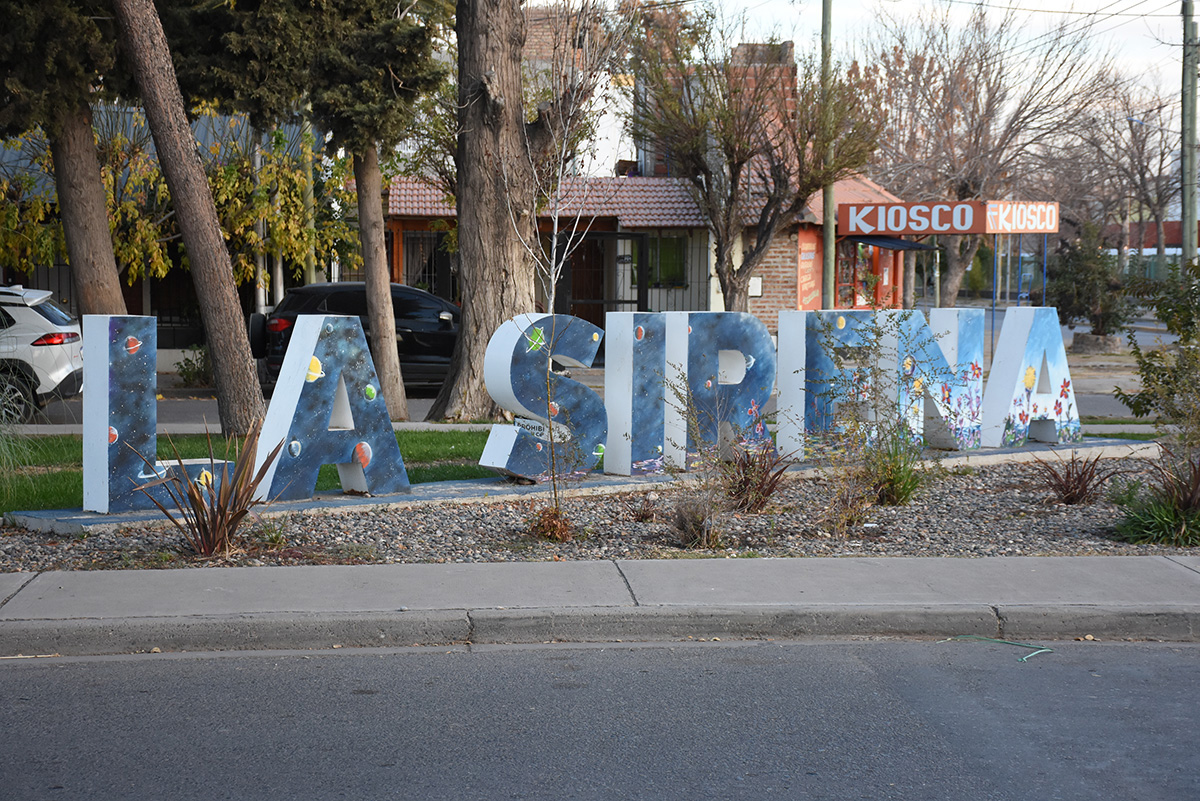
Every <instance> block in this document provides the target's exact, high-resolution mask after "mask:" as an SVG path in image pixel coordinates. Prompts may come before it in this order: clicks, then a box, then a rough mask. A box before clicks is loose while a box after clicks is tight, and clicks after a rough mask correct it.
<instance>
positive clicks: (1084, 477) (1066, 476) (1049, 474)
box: [1033, 450, 1122, 505]
mask: <svg viewBox="0 0 1200 801" xmlns="http://www.w3.org/2000/svg"><path fill="white" fill-rule="evenodd" d="M1054 456H1055V461H1054V462H1050V461H1046V460H1044V459H1039V458H1036V457H1035V458H1034V460H1033V461H1034V464H1035V465H1036V466H1037V469H1038V473H1039V475H1040V476H1041V477H1042V481H1043V482H1044V483H1045V485H1046V488H1047V489H1049V490H1050V492H1051V493H1052V494H1053V495H1054V497H1055V499H1056V500H1057V501H1058V502H1059V503H1065V504H1068V505H1071V504H1077V503H1091V502H1092V501H1094V500H1096V499H1097V498H1099V497H1100V493H1101V490H1102V489H1103V488H1104V485H1105V484H1106V483H1107V482H1108V480H1109V479H1111V478H1113V477H1114V476H1117V475H1120V474H1121V472H1122V470H1121V469H1120V468H1117V467H1101V465H1100V459H1101V455H1100V454H1096V455H1095V456H1093V457H1092V458H1090V459H1089V458H1087V457H1085V456H1081V455H1080V454H1079V451H1076V450H1072V451H1071V456H1070V458H1068V459H1063V458H1062V457H1061V456H1059V455H1058V454H1057V453H1056V454H1055V455H1054Z"/></svg>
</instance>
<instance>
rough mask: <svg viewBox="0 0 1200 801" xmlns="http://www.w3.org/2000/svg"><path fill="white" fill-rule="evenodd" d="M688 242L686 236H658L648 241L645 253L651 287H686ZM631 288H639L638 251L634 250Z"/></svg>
mask: <svg viewBox="0 0 1200 801" xmlns="http://www.w3.org/2000/svg"><path fill="white" fill-rule="evenodd" d="M687 245H688V240H687V237H684V236H657V237H649V238H648V239H647V240H646V247H645V248H644V251H645V253H646V255H647V256H648V258H649V262H650V264H649V267H648V269H647V272H648V273H649V276H650V286H654V287H675V288H678V287H686V286H687V251H688V247H687ZM633 267H634V269H633V276H632V277H631V279H630V285H631V286H637V277H638V269H637V268H638V263H637V249H636V248H635V249H634V256H633Z"/></svg>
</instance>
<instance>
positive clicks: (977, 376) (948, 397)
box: [899, 309, 983, 450]
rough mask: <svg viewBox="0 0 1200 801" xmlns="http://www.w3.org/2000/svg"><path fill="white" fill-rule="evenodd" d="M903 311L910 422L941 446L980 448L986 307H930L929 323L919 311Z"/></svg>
mask: <svg viewBox="0 0 1200 801" xmlns="http://www.w3.org/2000/svg"><path fill="white" fill-rule="evenodd" d="M900 314H902V315H904V317H903V319H902V325H903V331H904V333H903V335H902V337H901V340H900V343H899V346H900V350H901V353H900V364H899V367H900V372H901V375H900V392H901V397H900V405H901V408H902V409H908V410H910V412H911V413H910V414H909V415H908V416H907V420H908V422H909V426H910V428H911V429H912V431H913V432H914V433H916V434H923V435H924V438H925V443H926V444H927V445H932V446H933V447H936V448H949V449H955V450H970V449H973V448H978V447H979V445H980V439H979V437H980V427H981V424H982V421H983V367H982V365H983V309H931V310H930V312H929V322H928V323H926V322H925V316H924V315H923V314H921V313H920V312H913V311H907V312H900ZM922 395H924V401H925V402H924V404H922V403H921V400H922V397H921V396H922ZM922 407H923V408H922Z"/></svg>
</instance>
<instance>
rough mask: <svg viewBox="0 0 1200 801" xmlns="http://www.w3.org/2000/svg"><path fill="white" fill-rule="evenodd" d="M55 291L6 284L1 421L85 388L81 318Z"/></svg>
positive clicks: (0, 297)
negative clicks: (55, 297) (53, 296)
mask: <svg viewBox="0 0 1200 801" xmlns="http://www.w3.org/2000/svg"><path fill="white" fill-rule="evenodd" d="M50 295H51V293H50V292H49V291H47V290H44V289H25V288H24V287H22V286H7V287H0V421H8V422H21V421H24V420H28V419H29V418H31V417H32V416H33V414H34V412H35V411H37V410H38V409H40V408H41V407H43V406H45V405H46V402H47V401H50V400H52V399H55V398H69V397H71V396H72V395H78V394H79V392H80V390H81V389H82V387H83V356H82V352H81V351H82V348H81V345H82V342H81V341H80V329H79V321H78V320H76V319H75V318H74V317H72V316H71V315H70V313H68V312H67V311H66V310H65V309H63V308H62V307H61V306H59V305H58V304H57V303H55V302H54V301H53V300H51V299H50Z"/></svg>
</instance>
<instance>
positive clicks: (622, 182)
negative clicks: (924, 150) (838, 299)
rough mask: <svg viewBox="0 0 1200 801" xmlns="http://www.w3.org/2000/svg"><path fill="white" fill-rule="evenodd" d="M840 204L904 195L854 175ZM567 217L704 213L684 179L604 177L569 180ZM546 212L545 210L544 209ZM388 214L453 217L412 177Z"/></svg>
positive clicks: (816, 203)
mask: <svg viewBox="0 0 1200 801" xmlns="http://www.w3.org/2000/svg"><path fill="white" fill-rule="evenodd" d="M834 191H835V193H836V194H837V200H838V202H839V203H860V202H864V201H874V202H877V203H878V202H883V203H888V202H898V201H899V198H897V197H896V196H895V195H892V194H891V193H890V192H888V191H886V190H885V189H883V188H882V187H880V186H879V185H878V184H876V183H874V182H872V181H870V180H868V179H866V178H848V179H846V180H843V181H838V182H837V184H835V186H834ZM560 198H561V211H560V215H561V216H567V215H569V216H575V215H576V214H579V215H581V216H584V217H610V218H616V220H617V222H618V223H620V225H621V226H622V227H624V228H703V227H704V225H705V221H704V217H703V215H701V213H700V209H699V207H698V206H697V205H696V202H695V200H693V199H692V193H691V190H690V188H689V187H688V184H687V182H686V181H684V180H683V179H682V178H643V177H628V178H619V177H599V178H591V179H586V180H585V179H582V178H572V179H568V180H567V181H564V182H563V189H562V192H561V193H560ZM543 213H545V212H544V210H543ZM388 216H391V217H437V218H440V217H453V216H455V211H454V207H453V206H451V205H449V204H447V203H446V201H445V198H444V197H443V195H442V193H441V192H440V191H438V190H436V189H434V188H433V187H431V186H429V185H427V184H423V183H421V182H419V181H417V180H415V179H412V178H396V179H394V180H393V181H392V183H391V186H390V187H389V190H388ZM803 219H804V220H805V221H812V220H815V221H816V222H817V223H818V224H820V221H821V219H822V216H821V195H820V193H817V194H816V195H814V196H813V197H812V199H811V200H810V201H809V204H808V209H807V212H806V213H805V214H804V215H803Z"/></svg>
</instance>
